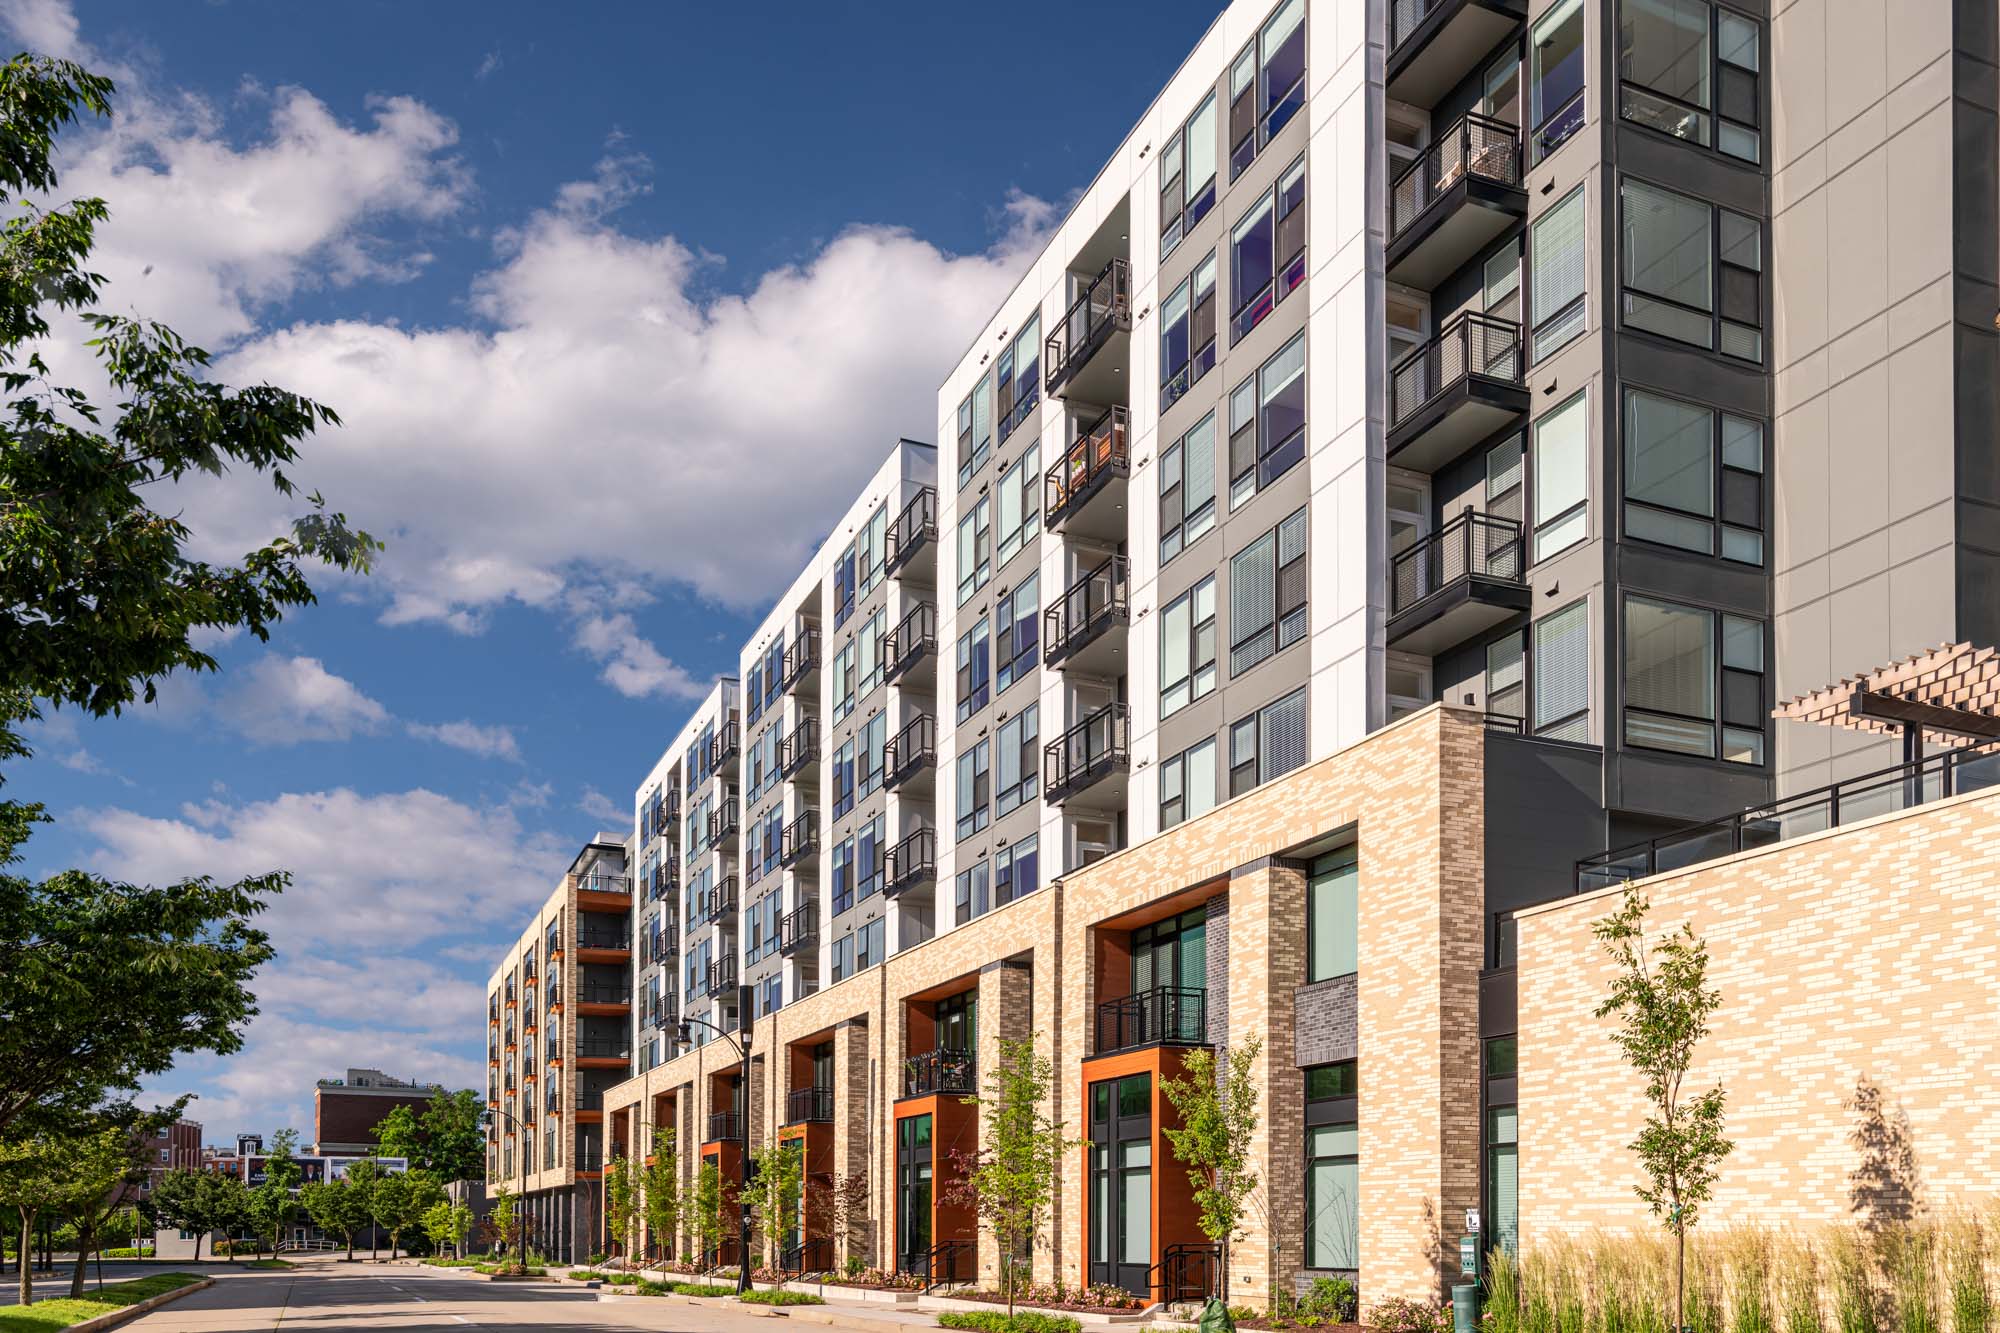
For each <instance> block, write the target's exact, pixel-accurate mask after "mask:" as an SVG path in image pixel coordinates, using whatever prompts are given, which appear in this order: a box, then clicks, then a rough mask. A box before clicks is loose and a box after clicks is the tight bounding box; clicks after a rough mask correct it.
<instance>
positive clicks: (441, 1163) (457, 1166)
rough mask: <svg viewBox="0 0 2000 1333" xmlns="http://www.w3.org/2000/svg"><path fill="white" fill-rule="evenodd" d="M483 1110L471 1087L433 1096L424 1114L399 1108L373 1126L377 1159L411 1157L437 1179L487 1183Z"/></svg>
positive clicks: (415, 1163) (420, 1168)
mask: <svg viewBox="0 0 2000 1333" xmlns="http://www.w3.org/2000/svg"><path fill="white" fill-rule="evenodd" d="M483 1110H484V1108H482V1107H481V1106H480V1104H479V1100H478V1096H477V1094H475V1093H474V1092H473V1091H472V1090H471V1089H469V1088H466V1089H461V1090H460V1091H458V1092H438V1093H433V1094H431V1099H430V1102H429V1103H428V1104H427V1105H426V1106H425V1107H424V1109H423V1111H422V1112H421V1113H419V1112H418V1111H416V1110H414V1109H412V1108H410V1107H408V1106H398V1107H396V1108H395V1109H394V1110H392V1111H390V1112H389V1114H388V1115H386V1116H384V1117H383V1118H382V1122H381V1123H380V1124H378V1125H376V1126H375V1152H376V1155H377V1156H380V1157H402V1158H407V1159H408V1160H409V1163H410V1165H411V1166H412V1167H414V1168H416V1169H418V1170H421V1171H423V1172H425V1173H426V1174H428V1175H429V1176H430V1177H431V1178H432V1179H433V1180H438V1181H453V1180H484V1179H485V1178H486V1131H485V1130H483V1129H481V1128H480V1123H479V1121H480V1116H481V1115H482V1114H483Z"/></svg>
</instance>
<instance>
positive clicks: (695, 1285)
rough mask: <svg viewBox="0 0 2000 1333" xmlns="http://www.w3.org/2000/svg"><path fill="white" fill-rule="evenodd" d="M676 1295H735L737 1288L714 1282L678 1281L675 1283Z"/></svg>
mask: <svg viewBox="0 0 2000 1333" xmlns="http://www.w3.org/2000/svg"><path fill="white" fill-rule="evenodd" d="M673 1291H674V1295H676V1296H734V1295H735V1294H736V1288H734V1287H723V1286H718V1285H716V1284H715V1283H713V1282H676V1283H674V1284H673Z"/></svg>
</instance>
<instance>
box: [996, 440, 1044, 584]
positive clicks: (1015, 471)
mask: <svg viewBox="0 0 2000 1333" xmlns="http://www.w3.org/2000/svg"><path fill="white" fill-rule="evenodd" d="M1041 495H1042V448H1041V445H1040V444H1039V443H1036V444H1031V445H1029V446H1028V447H1027V449H1026V450H1024V451H1023V452H1022V454H1021V457H1020V459H1019V460H1018V461H1016V462H1015V464H1014V466H1012V467H1010V468H1008V469H1007V472H1006V474H1005V475H1004V476H1002V477H1001V478H1000V560H999V563H1000V564H1002V565H1004V564H1006V563H1007V562H1008V561H1009V560H1012V559H1013V558H1014V557H1015V556H1016V555H1018V554H1019V553H1020V550H1021V548H1022V547H1023V546H1025V545H1027V543H1028V539H1029V538H1030V537H1033V536H1034V535H1035V533H1036V532H1038V531H1039V530H1040V528H1041V519H1042V502H1041Z"/></svg>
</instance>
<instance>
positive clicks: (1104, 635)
mask: <svg viewBox="0 0 2000 1333" xmlns="http://www.w3.org/2000/svg"><path fill="white" fill-rule="evenodd" d="M1130 584H1131V576H1130V570H1129V568H1128V566H1127V564H1126V560H1125V557H1124V556H1122V555H1114V556H1112V557H1111V558H1110V559H1108V560H1106V561H1105V562H1104V563H1103V564H1101V565H1099V566H1097V567H1096V568H1095V569H1092V570H1090V571H1089V572H1088V573H1086V574H1084V576H1083V577H1082V578H1080V579H1078V580H1077V581H1076V582H1075V583H1072V584H1070V586H1069V587H1068V588H1066V589H1064V590H1063V595H1062V600H1060V601H1058V602H1057V603H1056V604H1055V605H1054V606H1052V607H1050V608H1049V609H1048V610H1046V611H1044V612H1042V663H1043V665H1044V666H1051V667H1055V666H1059V667H1062V668H1063V669H1064V670H1067V671H1082V672H1087V673H1089V674H1091V675H1096V676H1116V675H1120V674H1122V673H1123V671H1124V669H1125V627H1126V625H1127V623H1128V622H1129V621H1130V619H1131V607H1130V605H1129V603H1128V601H1127V593H1128V591H1129V589H1130Z"/></svg>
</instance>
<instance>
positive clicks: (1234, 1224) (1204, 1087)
mask: <svg viewBox="0 0 2000 1333" xmlns="http://www.w3.org/2000/svg"><path fill="white" fill-rule="evenodd" d="M1263 1051H1264V1043H1263V1042H1262V1041H1261V1040H1259V1039H1258V1038H1256V1037H1252V1038H1251V1039H1250V1040H1249V1041H1247V1042H1244V1043H1243V1044H1242V1045H1240V1046H1232V1047H1230V1048H1228V1051H1227V1054H1226V1058H1225V1060H1224V1061H1223V1062H1222V1063H1220V1064H1218V1062H1217V1060H1216V1057H1215V1052H1213V1051H1208V1050H1202V1049H1199V1048H1197V1049H1194V1050H1190V1051H1188V1052H1187V1054H1186V1055H1185V1056H1183V1057H1182V1060H1181V1075H1180V1077H1179V1078H1169V1079H1162V1080H1161V1081H1160V1095H1161V1096H1162V1097H1164V1098H1166V1100H1167V1104H1168V1105H1170V1106H1172V1107H1173V1108H1174V1114H1175V1116H1176V1117H1177V1118H1178V1119H1179V1121H1180V1125H1179V1126H1178V1127H1174V1126H1169V1125H1162V1126H1161V1132H1162V1133H1164V1134H1165V1135H1166V1138H1167V1145H1168V1146H1169V1147H1170V1148H1172V1149H1173V1153H1174V1157H1175V1158H1176V1159H1177V1160H1178V1161H1179V1162H1180V1163H1181V1165H1183V1166H1185V1167H1187V1169H1188V1183H1189V1184H1191V1185H1193V1186H1194V1202H1195V1206H1196V1207H1197V1208H1199V1209H1200V1210H1201V1219H1200V1225H1201V1231H1202V1234H1203V1235H1205V1236H1207V1237H1208V1238H1209V1239H1210V1240H1212V1241H1214V1242H1215V1243H1216V1245H1217V1246H1218V1247H1219V1248H1220V1250H1221V1255H1222V1261H1221V1263H1220V1264H1219V1265H1218V1268H1219V1270H1220V1272H1219V1277H1220V1281H1221V1290H1222V1292H1223V1295H1224V1297H1225V1298H1226V1297H1227V1295H1228V1292H1229V1249H1230V1246H1231V1245H1232V1244H1233V1243H1234V1242H1236V1241H1237V1240H1239V1239H1240V1238H1241V1237H1242V1235H1243V1224H1244V1221H1245V1215H1246V1210H1247V1209H1248V1207H1249V1203H1250V1196H1251V1195H1252V1194H1254V1193H1255V1192H1256V1190H1257V1185H1258V1177H1257V1173H1256V1172H1255V1171H1254V1170H1252V1169H1251V1168H1252V1167H1253V1166H1254V1165H1255V1160H1256V1159H1255V1158H1253V1157H1252V1156H1251V1153H1250V1139H1251V1136H1252V1135H1254V1134H1255V1133H1256V1132H1257V1123H1258V1120H1257V1083H1256V1080H1255V1078H1254V1077H1253V1071H1254V1069H1255V1067H1256V1064H1257V1058H1258V1056H1260V1055H1262V1054H1263Z"/></svg>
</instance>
